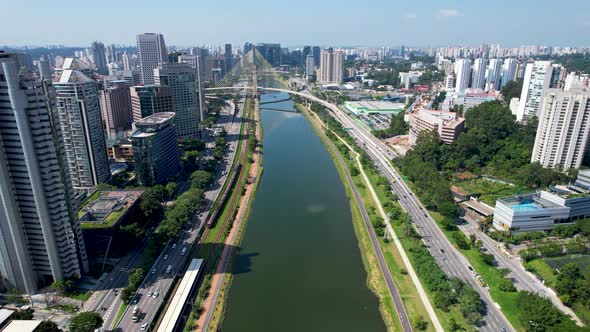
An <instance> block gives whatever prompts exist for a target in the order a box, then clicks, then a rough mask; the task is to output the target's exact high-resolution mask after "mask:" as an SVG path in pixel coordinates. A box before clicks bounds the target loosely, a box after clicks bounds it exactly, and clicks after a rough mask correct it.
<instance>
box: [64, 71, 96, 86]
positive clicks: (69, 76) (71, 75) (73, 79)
mask: <svg viewBox="0 0 590 332" xmlns="http://www.w3.org/2000/svg"><path fill="white" fill-rule="evenodd" d="M86 82H92V80H91V79H90V78H89V77H88V76H86V75H84V74H83V73H82V72H81V71H79V70H70V69H66V70H64V71H63V72H62V73H61V76H60V77H59V81H58V83H86Z"/></svg>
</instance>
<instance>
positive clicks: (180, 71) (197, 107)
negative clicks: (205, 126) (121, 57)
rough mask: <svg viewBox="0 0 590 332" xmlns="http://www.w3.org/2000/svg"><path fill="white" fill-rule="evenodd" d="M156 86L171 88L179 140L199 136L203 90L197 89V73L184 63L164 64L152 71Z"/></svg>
mask: <svg viewBox="0 0 590 332" xmlns="http://www.w3.org/2000/svg"><path fill="white" fill-rule="evenodd" d="M154 81H155V83H156V85H167V86H169V87H170V88H172V102H173V105H174V106H173V107H174V113H176V117H175V119H174V121H175V124H176V130H177V131H178V137H179V138H181V139H186V138H196V137H198V136H199V123H200V122H201V116H200V115H201V114H202V113H203V110H201V107H204V106H205V105H202V103H201V102H200V101H201V98H202V95H203V89H202V88H201V89H199V73H198V71H197V70H196V69H195V68H191V67H190V66H189V65H188V64H186V63H165V64H163V65H162V67H161V68H158V69H155V70H154Z"/></svg>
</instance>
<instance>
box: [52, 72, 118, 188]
mask: <svg viewBox="0 0 590 332" xmlns="http://www.w3.org/2000/svg"><path fill="white" fill-rule="evenodd" d="M54 85H55V89H56V96H57V111H58V112H57V113H58V121H59V125H60V127H61V130H62V133H63V136H64V142H65V150H66V155H67V158H68V168H69V170H70V175H71V177H72V183H73V186H74V189H75V190H77V191H85V192H88V191H91V190H92V189H93V188H94V187H95V186H96V185H97V184H99V183H104V182H107V181H108V180H109V179H110V177H111V172H110V168H109V163H108V157H107V150H106V143H105V133H104V128H103V123H102V117H101V110H100V104H99V98H98V90H97V87H96V83H95V82H94V81H93V80H92V79H90V78H88V76H86V75H84V74H83V73H82V72H80V71H78V70H69V69H68V70H64V71H62V73H61V76H60V78H59V80H58V81H57V82H55V83H54Z"/></svg>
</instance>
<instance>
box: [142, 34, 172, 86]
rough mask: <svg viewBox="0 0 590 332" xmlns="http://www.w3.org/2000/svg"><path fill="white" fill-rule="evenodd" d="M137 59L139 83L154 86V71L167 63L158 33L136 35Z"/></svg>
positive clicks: (162, 38) (162, 42) (161, 39)
mask: <svg viewBox="0 0 590 332" xmlns="http://www.w3.org/2000/svg"><path fill="white" fill-rule="evenodd" d="M137 58H138V67H139V72H140V73H141V83H142V84H143V85H153V84H154V69H156V68H158V66H160V65H161V64H162V63H164V62H166V61H168V54H167V51H166V43H164V36H163V35H162V34H159V33H143V34H139V35H137Z"/></svg>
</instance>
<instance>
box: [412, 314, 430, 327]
mask: <svg viewBox="0 0 590 332" xmlns="http://www.w3.org/2000/svg"><path fill="white" fill-rule="evenodd" d="M414 327H415V328H416V330H418V331H424V330H426V329H427V328H428V322H427V321H425V320H424V317H422V316H418V317H417V318H416V323H414Z"/></svg>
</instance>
